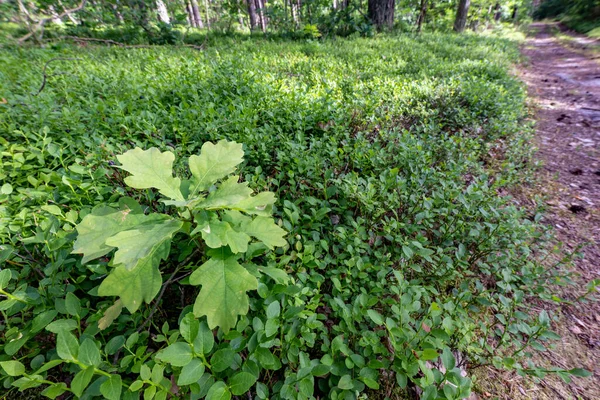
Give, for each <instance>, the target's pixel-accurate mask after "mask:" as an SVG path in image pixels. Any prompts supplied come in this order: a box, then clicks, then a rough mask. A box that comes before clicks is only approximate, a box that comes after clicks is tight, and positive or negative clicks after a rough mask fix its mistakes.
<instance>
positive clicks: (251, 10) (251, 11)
mask: <svg viewBox="0 0 600 400" xmlns="http://www.w3.org/2000/svg"><path fill="white" fill-rule="evenodd" d="M246 2H247V3H248V17H249V18H250V31H253V30H254V29H256V25H257V19H258V18H257V15H256V3H254V0H246Z"/></svg>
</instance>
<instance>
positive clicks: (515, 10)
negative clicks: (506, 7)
mask: <svg viewBox="0 0 600 400" xmlns="http://www.w3.org/2000/svg"><path fill="white" fill-rule="evenodd" d="M518 11H519V6H517V5H515V8H513V13H512V19H513V21H514V20H516V19H517V15H518V14H517V13H518Z"/></svg>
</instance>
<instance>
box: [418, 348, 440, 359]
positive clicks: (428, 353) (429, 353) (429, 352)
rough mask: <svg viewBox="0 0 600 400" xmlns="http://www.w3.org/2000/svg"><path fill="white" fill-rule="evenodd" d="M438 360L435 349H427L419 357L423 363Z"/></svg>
mask: <svg viewBox="0 0 600 400" xmlns="http://www.w3.org/2000/svg"><path fill="white" fill-rule="evenodd" d="M436 358H438V353H437V351H436V350H435V349H425V350H423V351H422V352H421V355H420V356H419V359H421V360H423V361H429V360H435V359H436Z"/></svg>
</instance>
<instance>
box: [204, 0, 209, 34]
mask: <svg viewBox="0 0 600 400" xmlns="http://www.w3.org/2000/svg"><path fill="white" fill-rule="evenodd" d="M204 8H206V28H207V29H210V14H209V13H208V11H209V10H210V8H209V7H208V0H204Z"/></svg>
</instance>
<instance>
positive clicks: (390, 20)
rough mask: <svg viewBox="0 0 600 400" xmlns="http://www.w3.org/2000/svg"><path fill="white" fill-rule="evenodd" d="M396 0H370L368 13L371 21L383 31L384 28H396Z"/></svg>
mask: <svg viewBox="0 0 600 400" xmlns="http://www.w3.org/2000/svg"><path fill="white" fill-rule="evenodd" d="M394 6H395V2H394V0H369V1H368V8H367V13H368V16H369V19H370V20H371V22H372V23H373V25H375V26H376V27H377V29H379V30H381V28H383V27H384V26H388V27H390V28H391V27H393V26H394Z"/></svg>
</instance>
